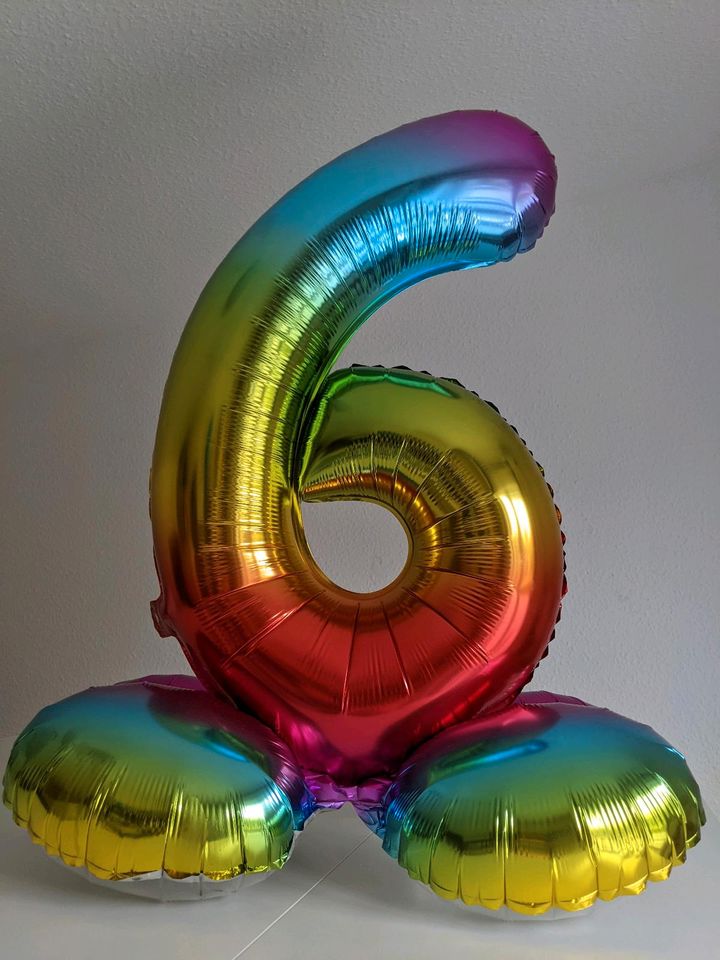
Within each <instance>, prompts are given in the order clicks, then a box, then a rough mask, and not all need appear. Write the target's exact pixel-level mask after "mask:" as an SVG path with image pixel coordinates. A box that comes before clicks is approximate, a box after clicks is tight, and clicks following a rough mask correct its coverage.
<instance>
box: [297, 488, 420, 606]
mask: <svg viewBox="0 0 720 960" xmlns="http://www.w3.org/2000/svg"><path fill="white" fill-rule="evenodd" d="M302 515H303V523H304V527H305V536H306V538H307V541H308V546H309V547H310V551H311V553H312V555H313V558H314V559H315V562H316V563H317V565H318V566H319V567H320V569H321V570H322V571H323V573H324V574H325V576H326V577H328V578H329V579H330V580H332V581H333V583H335V584H336V585H337V586H339V587H342V588H343V589H344V590H350V591H352V592H353V593H363V594H365V593H373V592H375V591H377V590H382V589H384V588H385V587H386V586H387V585H388V584H390V583H392V582H393V581H394V580H396V579H397V578H398V577H399V576H400V574H401V573H402V571H403V570H404V568H405V565H406V564H407V561H408V555H409V540H408V536H407V534H406V532H405V528H404V526H403V525H402V523H401V522H400V521H399V519H398V518H397V517H396V516H395V514H394V513H392V512H391V511H390V510H387V509H386V508H385V507H381V506H380V505H378V504H374V503H366V502H360V501H338V502H335V503H304V504H303V505H302Z"/></svg>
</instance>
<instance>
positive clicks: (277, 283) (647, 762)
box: [4, 112, 704, 915]
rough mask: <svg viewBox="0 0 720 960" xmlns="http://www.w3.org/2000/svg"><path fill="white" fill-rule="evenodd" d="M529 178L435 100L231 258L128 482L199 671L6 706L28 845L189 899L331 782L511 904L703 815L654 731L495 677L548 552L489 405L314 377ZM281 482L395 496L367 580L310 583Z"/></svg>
mask: <svg viewBox="0 0 720 960" xmlns="http://www.w3.org/2000/svg"><path fill="white" fill-rule="evenodd" d="M554 189H555V165H554V162H553V158H552V156H551V155H550V153H549V152H548V150H547V148H546V147H545V146H544V144H543V143H542V141H541V140H540V138H539V137H538V135H537V134H535V133H533V131H532V130H530V129H529V128H528V127H526V126H525V125H524V124H522V123H520V122H519V121H517V120H514V119H512V118H510V117H507V116H504V115H503V114H499V113H483V112H464V113H454V114H447V115H445V116H440V117H433V118H430V119H427V120H421V121H419V122H417V123H413V124H410V125H408V126H406V127H401V128H400V129H398V130H395V131H392V132H391V133H388V134H385V135H384V136H382V137H378V138H377V139H375V140H372V141H370V142H369V143H366V144H364V145H363V146H361V147H358V148H357V149H356V150H353V151H351V152H350V153H348V154H345V155H344V156H342V157H340V158H339V159H337V160H335V161H333V162H332V163H331V164H329V165H328V166H326V167H324V168H323V169H322V170H320V171H318V172H317V173H315V174H313V175H312V176H311V177H310V178H309V179H308V180H306V181H304V182H303V183H301V184H300V185H299V186H298V187H297V188H296V189H295V190H293V191H291V192H290V193H289V194H288V195H287V196H286V197H284V198H283V199H282V200H280V201H279V202H278V203H277V204H276V205H275V206H274V207H273V208H272V209H271V210H270V211H269V212H268V213H267V214H265V216H264V217H262V218H261V219H260V220H259V221H258V223H256V224H255V226H254V227H252V229H251V230H250V231H249V232H248V233H247V234H246V235H245V237H244V238H243V239H242V240H241V241H240V242H239V243H238V245H237V246H236V247H235V248H234V249H233V250H232V251H231V252H230V254H229V255H228V257H227V258H226V260H225V261H224V262H223V263H222V264H221V266H220V267H219V269H218V270H217V272H216V274H215V275H214V277H213V278H212V279H211V281H210V283H209V284H208V286H207V288H206V289H205V291H204V293H203V294H202V296H201V298H200V301H199V303H198V305H197V307H196V308H195V311H194V313H193V315H192V316H191V318H190V321H189V322H188V325H187V327H186V329H185V332H184V334H183V337H182V340H181V342H180V345H179V347H178V350H177V353H176V355H175V359H174V361H173V365H172V369H171V372H170V376H169V379H168V382H167V386H166V389H165V395H164V399H163V405H162V411H161V416H160V422H159V426H158V433H157V440H156V446H155V453H154V459H153V470H152V479H151V516H152V523H153V534H154V548H155V557H156V563H157V570H158V575H159V579H160V584H161V594H160V597H159V599H158V600H157V601H156V602H155V603H154V605H153V613H154V617H155V623H156V626H157V628H158V630H159V631H160V632H161V633H162V634H164V635H170V634H172V635H175V636H177V637H178V639H179V640H180V643H181V645H182V647H183V649H184V651H185V653H186V655H187V657H188V660H189V661H190V664H191V665H192V667H193V669H194V670H195V672H196V674H197V676H198V677H199V678H200V679H199V680H195V679H194V678H179V677H148V678H145V679H143V680H138V681H131V682H128V683H125V684H119V685H117V686H113V687H101V688H94V689H91V690H88V691H85V692H84V693H81V694H77V695H76V696H74V697H70V698H69V699H67V700H64V701H62V702H60V703H58V704H55V705H54V706H50V707H46V708H45V709H44V710H43V711H41V713H40V714H38V716H37V717H36V718H35V719H34V720H33V721H32V722H31V723H30V724H29V726H28V727H27V729H26V730H25V731H24V732H23V733H22V734H21V736H20V737H19V739H18V741H17V743H16V744H15V747H14V749H13V752H12V754H11V757H10V762H9V765H8V769H7V771H6V775H5V781H4V783H5V790H4V799H5V803H6V804H7V805H8V806H9V807H10V808H11V810H12V812H13V815H14V817H15V819H16V821H17V823H18V824H20V825H21V826H22V827H24V828H25V829H26V830H27V831H28V832H29V833H30V835H31V836H32V838H33V839H34V840H35V841H36V842H38V843H40V844H42V845H43V846H44V847H45V849H46V850H47V851H48V852H49V853H51V854H54V855H55V856H59V857H60V858H61V859H62V860H63V861H64V862H65V863H67V864H69V865H71V866H76V867H81V868H85V870H86V871H88V872H89V874H91V875H92V876H93V877H95V878H98V879H99V880H101V881H109V882H111V883H112V884H113V886H115V887H119V888H122V887H123V886H124V887H125V889H127V887H128V885H129V886H130V887H131V888H132V889H133V891H134V892H148V890H150V889H151V886H150V885H151V884H152V883H153V882H154V879H153V878H157V877H159V878H160V886H159V888H158V889H159V890H160V895H162V896H170V897H179V898H181V899H185V898H187V897H194V896H204V895H207V888H208V886H209V885H212V884H213V883H215V884H221V885H224V887H223V889H224V890H225V892H227V891H228V890H229V889H230V888H232V889H235V885H234V881H235V880H236V879H237V878H243V877H252V876H260V875H262V874H264V873H266V872H269V871H272V870H274V869H276V868H278V867H281V866H282V865H283V864H284V863H285V861H286V859H287V857H288V855H289V853H290V850H291V847H292V844H293V838H294V835H295V833H296V831H298V830H300V829H302V826H303V824H304V822H305V821H306V819H307V818H308V817H309V816H310V815H311V814H312V813H313V811H314V810H315V809H317V808H319V807H338V806H341V805H342V804H343V803H345V802H350V803H352V804H353V805H354V807H355V809H356V810H357V812H358V813H359V815H360V816H361V817H362V818H363V819H364V820H365V821H366V822H367V823H368V824H369V825H370V826H371V827H372V828H373V829H374V830H375V831H376V832H377V833H378V834H379V835H380V836H381V837H382V840H383V845H384V847H385V849H386V851H387V852H388V853H389V854H390V855H391V856H393V857H394V858H395V859H396V860H397V861H398V863H399V864H400V865H401V866H403V867H404V868H405V869H406V870H407V872H408V873H409V874H410V876H412V877H414V878H416V879H418V880H421V881H422V882H424V883H426V884H428V885H429V886H430V888H431V889H432V890H434V891H435V892H436V893H437V894H439V895H440V896H442V897H446V898H450V899H453V898H459V899H461V900H463V901H464V902H466V903H468V904H477V905H481V906H483V907H487V908H490V909H499V908H501V907H507V908H509V909H511V910H514V911H516V912H519V913H523V914H531V915H532V914H540V913H543V912H545V911H547V910H550V909H553V908H560V909H562V910H567V911H577V910H582V909H584V908H585V907H587V906H589V905H590V904H592V903H593V902H594V901H595V900H596V899H597V898H601V899H606V900H608V899H612V898H614V897H616V896H618V895H620V894H626V893H639V892H641V891H642V890H643V889H644V887H645V885H646V882H647V881H648V880H662V879H664V878H665V877H667V876H668V874H669V873H670V870H671V869H672V867H673V866H674V865H676V864H678V863H681V862H682V861H683V860H684V858H685V853H686V850H687V848H688V847H690V846H692V845H693V844H694V843H696V842H697V840H698V839H699V836H700V824H701V823H702V822H704V820H703V812H702V805H701V801H700V796H699V792H698V788H697V784H696V783H695V781H694V780H693V778H692V776H691V774H690V772H689V771H688V768H687V766H686V764H685V760H684V758H683V756H682V755H681V754H680V753H678V751H677V750H675V749H673V748H672V747H671V746H670V745H669V744H667V743H666V742H665V741H664V740H662V739H661V738H660V737H659V736H658V735H657V734H655V733H654V732H653V731H652V730H650V728H649V727H645V726H642V725H640V724H637V723H634V722H632V721H630V720H626V719H624V718H623V717H620V716H618V715H616V714H614V713H610V712H609V711H607V710H600V709H598V708H595V707H591V706H588V705H587V704H583V703H582V702H581V701H577V700H571V699H570V698H563V697H556V696H553V695H552V694H527V695H523V696H521V697H519V698H517V695H518V694H519V692H520V690H521V689H522V687H523V686H524V685H525V684H526V683H527V681H528V680H529V678H530V676H531V675H532V671H533V669H534V667H535V665H536V664H537V662H538V660H539V658H540V657H542V656H543V655H544V653H545V652H546V649H547V644H548V642H549V640H550V638H551V636H552V632H553V628H554V624H555V622H556V620H557V618H558V617H559V607H560V601H561V598H562V595H563V593H564V590H565V578H564V554H563V536H562V534H561V531H560V525H559V520H560V517H559V513H558V512H557V510H556V508H555V506H554V503H553V496H552V491H551V489H550V488H549V487H548V485H547V484H546V482H545V479H544V476H543V472H542V470H541V468H540V467H539V466H538V465H537V464H536V463H535V460H534V459H533V456H532V454H531V453H530V451H528V449H527V448H526V447H525V445H524V443H523V442H522V440H520V438H519V437H518V435H517V433H516V431H515V430H514V428H512V427H511V426H509V425H508V424H507V423H506V422H505V420H503V418H502V417H501V416H500V415H499V413H498V412H497V410H496V409H495V408H494V407H493V406H492V405H490V404H487V403H484V402H483V401H481V400H480V399H478V397H477V396H476V395H475V394H473V393H471V392H469V391H468V390H465V389H464V388H463V387H461V386H460V385H459V384H458V383H457V382H456V381H454V380H452V379H447V378H443V377H436V376H432V375H430V374H428V373H416V372H414V371H412V370H408V369H406V368H387V367H382V366H381V367H352V368H350V369H345V370H339V371H336V372H334V373H332V372H331V370H332V368H333V366H334V363H335V360H336V359H337V357H338V355H339V353H340V352H341V351H342V349H343V347H344V346H345V344H346V343H347V341H348V340H349V338H350V337H351V336H352V334H353V332H354V331H355V330H356V329H357V327H358V326H359V325H360V324H361V323H362V322H363V321H364V320H365V319H366V318H367V317H369V316H370V315H371V314H372V313H373V312H374V311H375V310H376V309H377V308H378V307H379V306H380V305H381V304H383V303H384V302H386V301H387V300H388V299H389V298H390V297H392V296H394V295H395V294H396V293H398V292H399V291H401V290H403V289H405V288H406V287H408V286H409V285H410V284H413V283H416V282H417V281H419V280H422V279H423V278H425V277H429V276H431V275H433V274H436V273H439V272H442V271H445V270H459V269H465V268H467V267H475V266H483V265H490V264H494V263H497V262H499V261H503V260H509V259H511V258H512V257H513V256H514V255H515V254H516V253H520V252H523V251H525V250H528V249H529V248H530V247H532V246H533V244H534V243H535V241H536V240H537V239H538V237H539V236H540V235H541V233H542V231H543V229H544V227H545V225H546V224H547V221H548V219H549V217H550V215H551V213H552V211H553V204H554ZM478 312H479V313H480V309H479V310H478ZM446 326H447V324H446V322H445V320H444V318H443V320H442V321H441V322H439V323H438V336H446V335H452V334H451V331H450V333H449V334H448V333H447V332H446ZM302 499H305V500H308V501H310V500H315V501H324V500H339V499H357V500H368V501H372V502H375V503H378V504H380V505H382V506H383V507H385V508H386V509H388V510H390V511H391V512H393V513H394V514H395V516H396V517H398V518H399V520H400V522H401V523H402V524H403V525H404V528H405V530H406V532H407V537H408V558H407V562H406V564H405V567H404V569H403V571H402V572H401V573H400V575H399V576H398V577H397V578H396V579H395V581H394V582H393V583H391V584H389V585H388V586H387V587H385V588H384V589H382V590H379V591H377V592H374V593H370V594H357V593H353V592H351V591H348V590H344V589H342V588H340V587H339V586H337V585H336V584H334V583H332V582H331V581H330V580H329V579H328V578H327V577H326V576H325V574H324V573H323V572H322V570H321V569H320V568H319V567H318V566H317V564H316V563H315V561H314V559H313V557H312V555H311V553H310V550H309V548H308V545H307V542H306V539H305V536H304V533H303V526H302V517H301V511H300V502H301V500H302ZM347 549H348V550H353V544H352V543H348V544H347ZM358 560H359V562H362V558H358ZM200 681H202V682H200ZM516 698H517V699H516ZM398 771H399V772H398ZM124 881H127V883H125V884H124ZM184 882H187V884H188V885H187V886H183V883H184ZM172 884H175V885H176V886H175V888H174V889H172V888H171V887H172ZM178 884H179V885H180V886H178ZM203 885H204V886H203ZM228 885H230V886H228Z"/></svg>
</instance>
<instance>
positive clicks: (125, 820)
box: [4, 677, 314, 899]
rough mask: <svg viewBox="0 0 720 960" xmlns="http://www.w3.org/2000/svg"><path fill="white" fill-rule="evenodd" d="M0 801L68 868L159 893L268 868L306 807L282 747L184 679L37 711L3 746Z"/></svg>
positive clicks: (217, 883) (87, 695) (142, 683)
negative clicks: (7, 752) (6, 754)
mask: <svg viewBox="0 0 720 960" xmlns="http://www.w3.org/2000/svg"><path fill="white" fill-rule="evenodd" d="M4 800H5V804H6V805H7V806H8V807H9V808H10V810H11V811H12V814H13V817H14V819H15V821H16V823H17V824H18V825H20V826H22V827H24V828H25V829H26V830H27V831H28V833H29V834H30V836H31V837H32V839H33V840H34V841H35V842H36V843H39V844H41V845H42V846H43V847H44V848H45V850H46V851H47V852H48V853H49V854H52V855H54V856H57V857H59V858H60V859H61V860H62V861H63V862H64V863H66V864H67V865H69V866H74V867H81V868H85V869H86V870H87V872H88V874H89V875H90V877H92V878H95V879H99V880H106V881H128V882H127V883H125V882H120V883H118V882H114V883H113V886H114V887H115V889H125V890H128V891H129V892H133V893H141V894H144V895H151V896H159V897H162V898H167V899H178V898H180V899H184V898H191V897H199V896H208V895H212V894H214V893H220V892H225V891H226V888H227V887H228V886H230V887H231V888H234V887H235V886H236V885H237V879H238V878H245V877H249V876H259V875H263V874H266V873H268V872H270V871H273V870H277V869H279V868H280V867H282V866H283V864H284V863H285V861H286V860H287V858H288V855H289V854H290V850H291V847H292V844H293V839H294V835H295V832H296V831H297V830H300V829H302V826H303V824H304V822H305V820H306V819H307V817H308V816H309V815H310V814H311V813H312V811H313V809H314V804H313V801H312V798H311V797H310V795H309V793H308V792H307V790H306V788H305V785H304V781H303V778H302V775H301V774H300V771H299V770H298V768H297V765H296V763H295V761H294V759H293V757H292V754H291V753H290V751H289V749H288V748H287V746H286V745H285V744H284V743H282V742H281V741H280V740H279V739H278V738H277V737H276V736H275V735H274V734H273V733H272V732H271V731H270V730H268V729H267V728H266V727H264V726H263V725H262V724H260V723H258V722H257V721H256V720H254V719H253V718H251V717H248V716H246V715H244V714H242V713H241V712H240V711H239V710H237V709H236V708H234V707H233V706H231V705H229V704H227V703H223V702H222V701H221V700H219V699H217V698H216V697H214V696H213V695H211V694H209V693H207V692H206V691H205V690H204V689H203V687H202V685H201V684H200V683H199V682H198V681H197V680H195V679H194V678H192V677H155V678H153V677H148V678H145V679H142V680H137V681H129V682H127V683H122V684H118V685H116V686H110V687H96V688H91V689H90V690H86V691H84V692H83V693H79V694H76V695H75V696H72V697H69V698H68V699H66V700H62V701H60V702H59V703H56V704H53V705H52V706H48V707H45V709H43V710H42V711H41V712H40V713H39V714H38V715H37V716H36V717H35V719H34V720H33V721H31V723H30V724H29V725H28V727H27V728H26V729H25V731H24V732H23V733H22V734H21V735H20V737H19V738H18V740H17V742H16V743H15V746H14V748H13V751H12V754H11V757H10V761H9V763H8V767H7V771H6V774H5V779H4ZM140 880H142V881H143V883H142V884H141V883H139V882H138V881H140ZM148 881H151V882H148Z"/></svg>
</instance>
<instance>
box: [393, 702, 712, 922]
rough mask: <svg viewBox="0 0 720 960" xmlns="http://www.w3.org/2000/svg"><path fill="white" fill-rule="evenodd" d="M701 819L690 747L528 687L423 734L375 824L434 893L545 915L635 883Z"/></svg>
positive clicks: (680, 852) (658, 874) (683, 846)
mask: <svg viewBox="0 0 720 960" xmlns="http://www.w3.org/2000/svg"><path fill="white" fill-rule="evenodd" d="M704 822H705V817H704V813H703V808H702V803H701V801H700V794H699V791H698V787H697V784H696V783H695V780H694V779H693V777H692V775H691V773H690V771H689V770H688V768H687V765H686V763H685V759H684V757H683V756H682V754H680V753H679V752H678V751H677V750H675V749H674V748H673V747H671V746H670V745H669V744H668V743H666V741H665V740H663V739H662V738H661V737H659V736H658V735H657V734H656V733H655V732H654V731H653V730H651V729H650V727H647V726H644V725H642V724H639V723H635V722H633V721H631V720H627V719H626V718H625V717H620V716H618V715H617V714H615V713H611V712H610V711H609V710H601V709H598V708H597V707H591V706H589V705H587V704H583V703H581V702H580V701H577V700H575V701H573V700H571V699H570V698H564V697H554V696H553V695H552V694H542V693H535V694H528V695H524V696H523V697H520V698H519V699H518V700H517V701H516V702H515V703H514V704H513V705H512V706H511V707H509V708H507V709H506V710H504V711H501V712H499V713H497V714H494V715H491V716H488V717H485V718H481V719H477V720H472V721H469V722H467V723H462V724H458V725H457V726H455V727H454V728H452V729H451V730H447V731H445V732H444V733H441V734H439V735H438V736H437V737H435V738H434V739H432V740H430V741H429V742H428V743H427V744H425V745H424V746H423V747H421V748H420V750H418V751H417V752H416V753H415V754H414V755H413V756H412V757H411V758H410V759H409V760H408V761H407V762H406V763H405V764H404V765H403V768H402V770H401V771H400V773H399V775H398V777H397V779H396V780H395V782H394V783H393V785H392V786H391V788H390V790H389V791H388V794H387V796H386V799H385V803H384V806H383V807H382V808H381V810H380V819H379V823H378V824H377V826H376V830H377V832H378V833H380V835H381V836H382V837H383V846H384V848H385V850H386V851H387V852H388V853H389V854H390V855H391V856H392V857H394V858H396V859H397V860H398V862H399V863H400V865H401V866H403V867H405V869H406V870H407V871H408V873H409V874H410V876H411V877H414V878H415V879H417V880H420V881H422V882H423V883H426V884H429V885H430V886H431V887H432V889H433V890H434V891H435V893H437V894H439V895H440V896H441V897H445V898H447V899H455V898H460V899H462V900H463V901H464V902H465V903H468V904H477V905H481V906H483V907H487V908H490V909H498V908H499V907H502V906H506V907H509V908H510V909H512V910H515V911H517V912H519V913H523V914H539V913H543V912H545V911H546V910H548V909H551V908H553V907H559V908H561V909H563V910H570V911H574V910H583V909H585V908H586V907H589V906H591V905H592V904H593V903H594V902H595V901H596V899H598V898H600V899H602V900H612V899H613V898H615V897H617V896H620V895H622V894H637V893H642V891H643V890H644V889H645V886H646V883H647V881H648V880H664V879H666V878H667V877H668V875H669V874H670V871H671V869H672V868H673V866H676V865H678V864H680V863H682V862H683V861H684V860H685V854H686V851H687V849H688V848H689V847H692V846H694V845H695V843H697V841H698V840H699V838H700V826H701V824H702V823H704Z"/></svg>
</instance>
